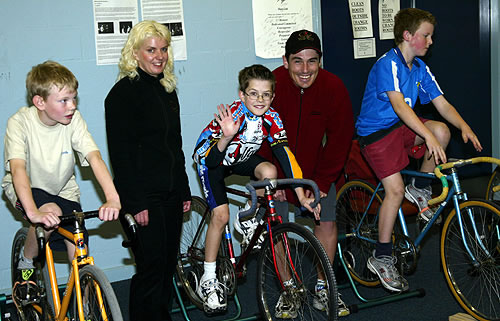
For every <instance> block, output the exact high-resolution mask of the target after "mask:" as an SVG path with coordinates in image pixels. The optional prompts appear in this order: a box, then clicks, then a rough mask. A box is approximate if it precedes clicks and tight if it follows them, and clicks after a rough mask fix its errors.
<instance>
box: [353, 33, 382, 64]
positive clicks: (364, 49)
mask: <svg viewBox="0 0 500 321" xmlns="http://www.w3.org/2000/svg"><path fill="white" fill-rule="evenodd" d="M353 44H354V59H361V58H373V57H376V55H377V52H376V48H375V38H366V39H354V40H353Z"/></svg>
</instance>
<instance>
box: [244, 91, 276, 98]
mask: <svg viewBox="0 0 500 321" xmlns="http://www.w3.org/2000/svg"><path fill="white" fill-rule="evenodd" d="M245 95H247V96H248V98H250V100H258V99H259V98H260V97H262V100H271V98H273V94H272V93H270V92H265V93H263V94H260V95H259V93H258V92H256V91H251V92H249V93H245Z"/></svg>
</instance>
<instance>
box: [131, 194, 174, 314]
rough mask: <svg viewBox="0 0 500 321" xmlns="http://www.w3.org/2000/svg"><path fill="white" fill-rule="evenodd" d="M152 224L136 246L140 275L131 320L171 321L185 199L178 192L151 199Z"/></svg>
mask: <svg viewBox="0 0 500 321" xmlns="http://www.w3.org/2000/svg"><path fill="white" fill-rule="evenodd" d="M148 211H149V224H148V225H147V226H139V228H138V234H137V241H136V242H135V244H134V245H133V246H132V251H133V253H134V256H135V262H136V274H135V275H134V276H133V277H132V282H131V285H130V299H129V314H130V321H145V320H148V321H156V320H158V321H161V320H171V317H170V314H169V311H168V309H169V304H168V303H169V302H171V295H172V293H173V292H172V290H173V289H172V277H173V274H174V271H175V265H176V260H177V252H178V249H179V240H180V232H181V228H182V216H183V213H182V200H181V197H180V195H178V194H177V193H175V192H170V193H162V194H158V195H149V196H148Z"/></svg>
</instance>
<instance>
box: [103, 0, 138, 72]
mask: <svg viewBox="0 0 500 321" xmlns="http://www.w3.org/2000/svg"><path fill="white" fill-rule="evenodd" d="M137 11H138V10H137V1H136V0H94V34H95V50H96V61H97V65H111V64H117V63H118V61H119V60H120V55H121V50H122V48H123V45H124V44H125V41H126V40H127V37H128V33H129V32H130V29H132V26H133V25H135V24H136V23H137V21H138V13H137Z"/></svg>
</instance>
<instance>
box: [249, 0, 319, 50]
mask: <svg viewBox="0 0 500 321" xmlns="http://www.w3.org/2000/svg"><path fill="white" fill-rule="evenodd" d="M252 9H253V29H254V30H253V33H254V41H255V55H256V56H257V57H261V58H281V57H282V56H283V55H284V54H285V42H286V40H287V39H288V37H289V36H290V35H291V34H292V32H294V31H297V30H301V29H307V30H311V31H313V17H312V1H311V0H253V1H252Z"/></svg>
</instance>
